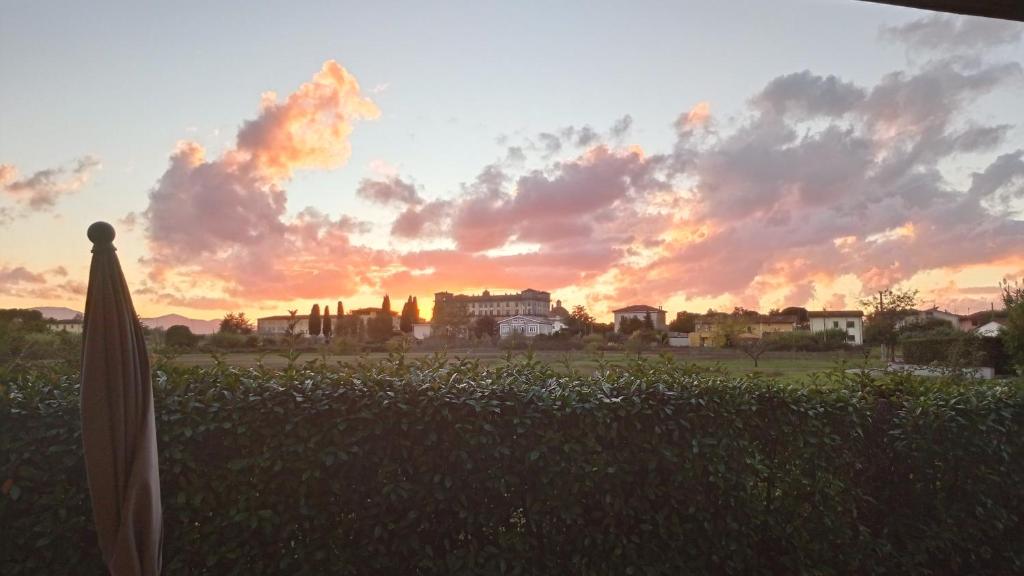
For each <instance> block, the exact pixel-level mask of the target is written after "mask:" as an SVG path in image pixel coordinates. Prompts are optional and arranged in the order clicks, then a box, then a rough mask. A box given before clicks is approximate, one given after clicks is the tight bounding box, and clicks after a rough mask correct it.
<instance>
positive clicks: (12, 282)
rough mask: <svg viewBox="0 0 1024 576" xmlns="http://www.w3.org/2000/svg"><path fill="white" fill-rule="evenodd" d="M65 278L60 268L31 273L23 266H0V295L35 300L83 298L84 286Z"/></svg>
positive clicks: (63, 270) (65, 274)
mask: <svg viewBox="0 0 1024 576" xmlns="http://www.w3.org/2000/svg"><path fill="white" fill-rule="evenodd" d="M67 276H68V273H67V270H65V269H64V268H63V267H61V266H58V267H56V268H53V269H50V270H45V271H43V272H33V271H31V270H29V269H28V268H25V267H24V266H11V265H0V295H2V296H9V297H13V298H28V299H36V300H43V299H60V298H70V297H80V296H83V295H84V294H85V284H83V283H81V282H78V281H75V280H68V279H67Z"/></svg>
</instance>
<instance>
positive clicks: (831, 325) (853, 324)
mask: <svg viewBox="0 0 1024 576" xmlns="http://www.w3.org/2000/svg"><path fill="white" fill-rule="evenodd" d="M807 319H808V321H809V322H810V324H811V332H824V331H826V330H843V331H844V332H846V343H847V344H850V345H854V346H860V345H861V344H864V312H862V311H860V310H811V311H808V312H807Z"/></svg>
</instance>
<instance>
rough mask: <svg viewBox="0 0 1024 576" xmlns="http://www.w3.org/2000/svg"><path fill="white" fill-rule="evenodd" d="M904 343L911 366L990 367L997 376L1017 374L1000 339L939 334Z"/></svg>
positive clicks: (917, 336)
mask: <svg viewBox="0 0 1024 576" xmlns="http://www.w3.org/2000/svg"><path fill="white" fill-rule="evenodd" d="M900 344H901V347H902V350H903V360H904V361H905V362H907V363H910V364H942V365H946V366H953V367H967V366H988V367H991V368H994V369H995V371H996V374H1013V365H1012V362H1011V359H1010V355H1009V354H1008V353H1007V351H1006V347H1005V345H1004V344H1003V340H1002V338H1000V337H988V336H975V335H973V334H970V333H963V332H952V331H938V332H933V333H922V334H913V335H910V336H906V337H903V338H901V340H900Z"/></svg>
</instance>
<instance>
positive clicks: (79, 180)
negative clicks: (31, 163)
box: [0, 156, 100, 212]
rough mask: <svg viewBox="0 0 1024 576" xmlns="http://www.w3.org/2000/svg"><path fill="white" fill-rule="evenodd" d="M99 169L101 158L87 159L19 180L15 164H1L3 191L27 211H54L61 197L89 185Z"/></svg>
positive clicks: (1, 186) (0, 179)
mask: <svg viewBox="0 0 1024 576" xmlns="http://www.w3.org/2000/svg"><path fill="white" fill-rule="evenodd" d="M99 167H100V161H99V159H98V158H96V157H94V156H83V157H81V158H79V159H78V160H76V161H75V162H74V163H73V164H72V165H71V166H60V167H57V168H46V169H44V170H39V171H38V172H35V173H33V174H31V175H29V176H28V177H25V178H21V179H19V178H18V171H17V169H16V168H15V167H14V166H13V165H11V164H0V190H3V192H4V193H5V194H6V195H7V196H8V197H10V198H12V199H13V200H14V201H15V202H16V203H17V204H19V205H20V206H22V207H23V208H24V209H26V210H29V211H34V212H38V211H46V210H51V209H52V208H53V207H54V206H56V205H57V201H58V200H59V199H60V197H61V196H66V195H68V194H72V193H74V192H77V191H78V190H80V189H81V188H82V187H83V186H85V184H86V183H87V182H88V181H89V178H90V177H91V176H92V174H93V172H95V171H96V170H97V169H98V168H99Z"/></svg>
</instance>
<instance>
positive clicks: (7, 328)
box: [0, 308, 48, 363]
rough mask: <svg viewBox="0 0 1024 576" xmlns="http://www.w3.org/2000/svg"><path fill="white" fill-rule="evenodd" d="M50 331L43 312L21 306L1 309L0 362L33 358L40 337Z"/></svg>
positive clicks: (36, 353)
mask: <svg viewBox="0 0 1024 576" xmlns="http://www.w3.org/2000/svg"><path fill="white" fill-rule="evenodd" d="M47 332H48V329H47V327H46V321H45V320H44V319H43V314H42V312H40V311H38V310H25V309H21V308H8V309H0V363H11V362H17V361H19V360H28V359H32V358H34V357H35V356H37V355H38V353H39V352H40V350H38V345H39V344H40V338H39V337H38V336H37V335H45V334H46V333H47Z"/></svg>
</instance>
